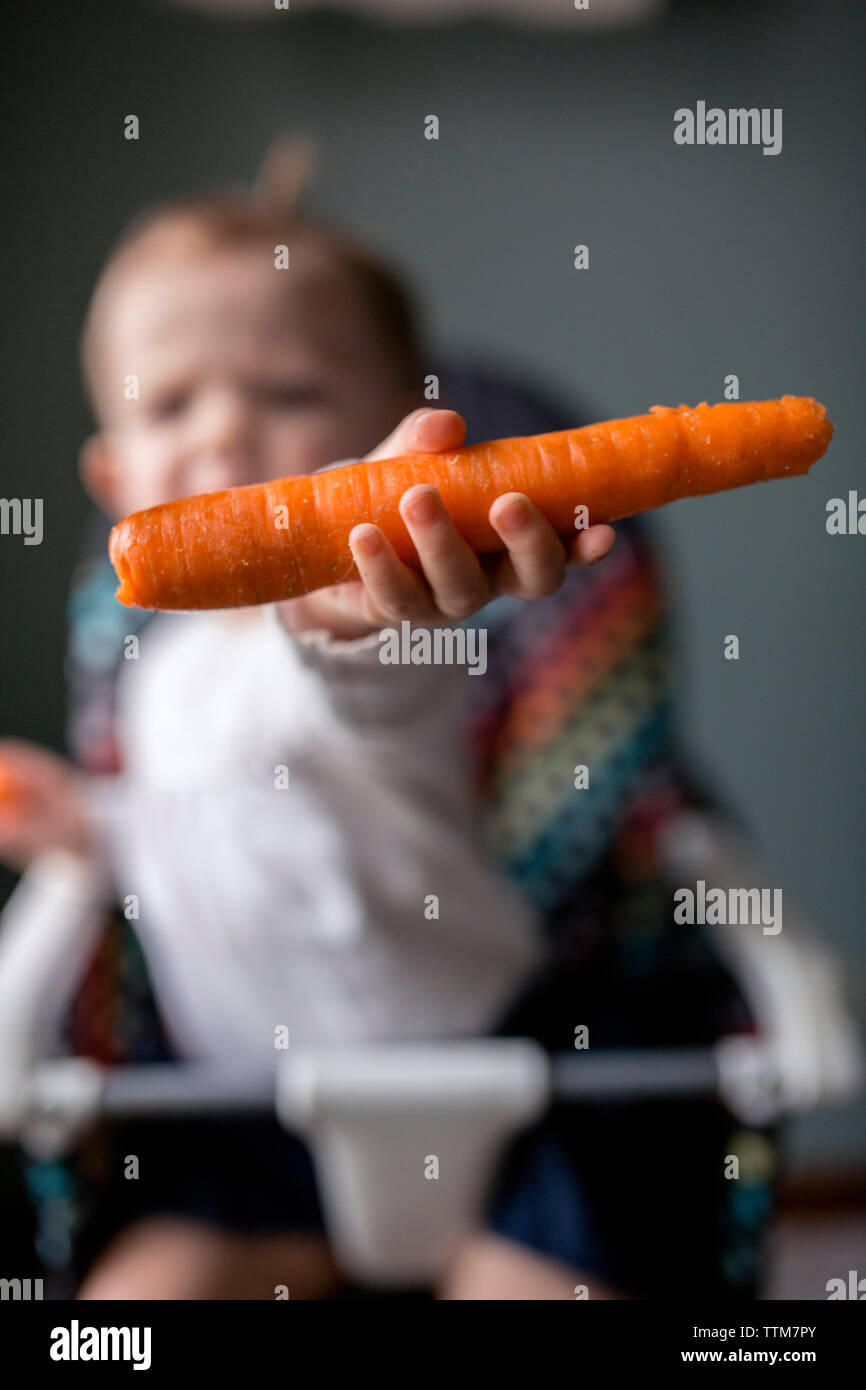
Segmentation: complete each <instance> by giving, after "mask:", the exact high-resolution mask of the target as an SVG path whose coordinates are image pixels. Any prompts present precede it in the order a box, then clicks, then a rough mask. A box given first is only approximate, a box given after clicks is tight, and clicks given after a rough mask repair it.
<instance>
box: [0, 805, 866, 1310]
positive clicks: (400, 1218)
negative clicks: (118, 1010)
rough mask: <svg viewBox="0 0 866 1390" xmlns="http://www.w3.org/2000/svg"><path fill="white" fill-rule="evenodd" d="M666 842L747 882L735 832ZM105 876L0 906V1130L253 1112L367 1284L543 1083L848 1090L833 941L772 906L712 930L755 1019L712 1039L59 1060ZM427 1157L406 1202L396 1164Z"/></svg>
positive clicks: (482, 1171) (493, 1153)
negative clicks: (271, 1124)
mask: <svg viewBox="0 0 866 1390" xmlns="http://www.w3.org/2000/svg"><path fill="white" fill-rule="evenodd" d="M664 853H665V858H666V862H667V867H668V869H669V872H670V877H671V880H672V882H676V883H682V884H688V883H689V881H692V882H694V881H695V879H696V878H698V877H700V878H703V879H704V880H705V881H706V882H707V883H708V884H712V885H713V886H717V887H721V888H727V887H737V886H743V885H754V884H755V883H757V882H760V877H759V875H758V874H757V873H756V870H755V868H754V866H753V865H751V864H750V862H749V860H748V857H747V855H746V854H745V852H744V851H743V848H742V845H741V844H740V843H739V842H738V841H737V840H736V839H735V838H734V837H733V835H732V834H731V832H730V831H729V830H728V829H727V828H725V827H724V826H722V825H721V824H719V823H718V822H715V821H713V820H711V819H709V818H707V817H703V816H698V815H694V814H691V813H690V814H689V815H687V816H684V817H683V818H682V819H681V820H680V821H679V822H678V823H677V825H676V826H675V827H674V829H673V831H672V832H671V834H670V836H669V838H668V839H667V840H666V842H665V846H664ZM104 900H105V889H104V884H103V883H102V881H101V879H100V876H99V874H98V873H97V872H96V870H95V869H94V868H93V867H92V866H91V865H90V864H88V863H85V862H83V861H82V860H80V859H77V858H75V857H73V856H71V855H68V854H63V853H52V854H50V855H45V856H44V857H43V858H41V859H40V860H39V861H38V862H36V863H35V864H34V865H33V866H32V867H31V868H30V869H29V870H28V872H27V873H26V874H25V875H24V876H23V877H22V879H21V881H20V883H19V884H18V885H17V887H16V889H15V891H14V893H13V894H12V896H11V898H10V899H9V902H8V904H7V906H6V908H5V910H4V912H3V914H2V917H0V1140H6V1141H17V1142H19V1143H20V1144H22V1145H23V1146H24V1148H25V1149H26V1150H27V1151H28V1152H29V1153H30V1154H32V1155H33V1156H34V1157H40V1158H50V1157H58V1156H60V1155H62V1154H63V1153H64V1152H66V1151H68V1150H69V1149H70V1148H71V1147H72V1146H74V1144H75V1143H76V1141H77V1139H78V1137H79V1136H80V1135H81V1133H82V1132H83V1130H84V1129H86V1128H87V1127H88V1126H89V1125H90V1124H92V1123H93V1122H94V1121H95V1120H96V1119H97V1118H98V1117H99V1116H100V1115H113V1116H120V1115H123V1116H127V1117H128V1116H133V1115H138V1116H153V1117H157V1116H159V1117H165V1116H169V1115H171V1114H184V1115H189V1114H194V1113H220V1112H222V1111H230V1112H232V1113H237V1112H239V1111H243V1110H248V1111H258V1112H264V1111H267V1110H268V1109H270V1108H275V1110H276V1114H277V1116H278V1118H279V1120H280V1121H281V1123H282V1124H283V1125H284V1126H285V1127H286V1128H287V1129H290V1130H292V1131H293V1132H295V1133H297V1134H299V1135H301V1136H302V1137H303V1138H304V1139H305V1142H306V1143H307V1144H308V1145H309V1147H310V1149H311V1151H312V1153H313V1156H314V1160H315V1165H316V1171H317V1176H318V1181H319V1186H320V1189H321V1193H322V1201H323V1206H324V1211H325V1218H326V1224H327V1228H328V1235H329V1239H330V1241H331V1243H332V1246H333V1248H334V1250H335V1253H336V1255H337V1257H338V1259H339V1261H340V1263H341V1265H342V1267H343V1268H344V1269H345V1271H346V1272H347V1274H348V1275H349V1276H350V1277H353V1278H355V1279H356V1280H357V1281H358V1282H359V1283H363V1284H366V1285H371V1286H376V1285H380V1286H383V1287H390V1288H396V1287H400V1286H406V1287H412V1286H421V1285H428V1284H431V1283H433V1282H434V1280H435V1279H436V1277H437V1276H438V1275H439V1274H440V1273H441V1271H442V1270H443V1268H444V1266H445V1264H446V1262H447V1260H448V1258H449V1256H450V1254H451V1252H452V1251H453V1250H454V1249H455V1247H456V1245H457V1243H458V1241H459V1240H460V1238H461V1236H462V1235H463V1234H465V1233H466V1232H467V1231H468V1230H469V1229H471V1227H472V1225H473V1223H474V1221H475V1219H476V1217H477V1215H478V1212H479V1209H480V1204H481V1202H482V1200H483V1194H484V1190H485V1186H486V1184H487V1182H488V1181H489V1178H490V1175H491V1172H492V1168H493V1165H494V1163H495V1160H496V1158H497V1155H498V1154H499V1153H500V1152H501V1150H502V1148H503V1146H504V1145H505V1143H506V1142H507V1140H508V1139H509V1138H511V1137H512V1136H513V1135H514V1134H516V1132H517V1131H518V1130H520V1129H521V1128H523V1127H526V1126H528V1125H530V1124H531V1123H532V1122H533V1121H534V1120H535V1119H536V1118H537V1117H539V1116H540V1115H541V1114H542V1113H543V1111H544V1110H545V1108H546V1107H547V1106H548V1104H549V1103H550V1101H551V1099H552V1098H553V1097H554V1096H555V1097H556V1098H557V1099H566V1100H572V1101H580V1100H593V1101H598V1100H600V1099H607V1100H616V1099H627V1098H630V1099H634V1098H637V1097H641V1098H648V1097H651V1096H656V1097H674V1096H675V1097H681V1096H685V1095H689V1094H694V1095H715V1096H718V1097H719V1098H720V1099H721V1100H722V1101H723V1102H724V1103H725V1104H726V1105H727V1106H728V1108H729V1109H730V1110H731V1111H732V1112H733V1113H734V1114H735V1115H737V1116H739V1117H740V1119H741V1120H742V1121H743V1122H744V1123H746V1124H763V1123H769V1122H771V1121H773V1120H775V1119H778V1118H780V1117H781V1116H783V1115H791V1114H798V1113H804V1112H806V1111H809V1110H811V1109H813V1108H815V1107H816V1106H820V1105H828V1104H833V1103H839V1102H843V1101H846V1100H848V1099H850V1098H852V1097H853V1096H855V1095H856V1094H857V1093H858V1091H859V1090H860V1089H861V1088H862V1085H863V1079H864V1059H863V1052H862V1046H861V1042H860V1038H859V1035H858V1028H857V1024H856V1022H855V1019H854V1015H853V1010H852V1007H851V1005H850V1004H849V1001H848V1000H847V998H846V991H845V987H844V985H845V982H844V972H843V970H842V967H841V963H840V962H839V961H838V960H837V958H836V957H835V955H834V953H833V952H832V951H830V950H829V949H828V948H826V947H825V946H823V945H821V944H819V943H818V942H817V941H816V940H815V938H814V935H813V934H812V933H811V932H810V931H809V930H808V929H807V928H806V927H805V926H804V925H803V924H802V923H801V922H792V920H791V915H790V913H786V918H785V922H784V926H783V930H782V931H781V932H780V933H779V934H778V935H774V936H767V935H764V934H763V933H762V931H761V929H760V928H759V927H748V926H747V927H732V926H724V927H717V928H711V929H710V930H711V931H712V932H713V934H714V936H715V938H716V943H717V945H718V947H719V950H720V952H721V954H722V957H723V959H724V960H725V961H726V963H727V964H728V967H729V969H730V970H731V972H732V974H733V975H734V977H735V978H736V980H737V981H738V983H739V985H740V987H741V989H742V990H743V993H744V995H745V997H746V999H747V1001H748V1003H749V1004H750V1006H751V1008H752V1010H753V1013H754V1016H755V1018H756V1020H757V1022H758V1027H759V1031H758V1033H757V1034H756V1035H754V1036H751V1035H749V1036H746V1035H738V1036H735V1037H729V1038H722V1039H720V1040H719V1041H718V1043H716V1044H715V1046H713V1047H710V1048H694V1049H677V1050H652V1051H629V1050H621V1049H617V1050H615V1051H610V1052H608V1053H599V1052H598V1051H596V1052H595V1053H593V1052H592V1050H589V1051H587V1052H575V1053H574V1054H562V1055H555V1056H552V1057H551V1056H550V1055H549V1054H547V1053H546V1052H545V1051H544V1050H543V1049H542V1048H541V1047H540V1046H539V1045H538V1044H537V1043H535V1042H533V1041H531V1040H529V1039H520V1038H495V1039H494V1038H485V1039H477V1040H468V1041H463V1040H461V1041H449V1042H442V1043H424V1044H411V1045H406V1044H393V1045H391V1044H389V1045H384V1046H383V1045H377V1046H362V1047H353V1048H348V1047H304V1048H297V1049H292V1050H290V1051H289V1052H287V1053H286V1054H285V1055H284V1057H283V1059H282V1060H281V1061H280V1062H279V1063H278V1064H277V1065H276V1066H275V1068H274V1070H273V1072H271V1073H267V1072H255V1071H250V1070H239V1069H238V1068H236V1067H234V1068H233V1067H230V1066H225V1067H223V1066H219V1067H215V1066H210V1065H202V1064H198V1063H181V1064H177V1065H165V1064H160V1065H158V1066H134V1067H116V1068H103V1067H101V1066H99V1065H97V1064H96V1063H94V1062H92V1061H90V1060H88V1059H85V1058H76V1057H60V1056H56V1055H53V1054H56V1051H57V1049H58V1039H57V1036H56V1030H57V1027H58V1023H59V1020H60V1018H61V1016H62V1013H63V1010H64V1008H65V1006H66V1004H67V1003H68V1001H69V1000H70V998H71V996H72V993H73V992H74V990H75V988H76V985H77V983H78V981H79V980H80V978H81V975H82V973H83V970H84V969H85V967H86V964H87V961H88V959H89V956H90V953H91V952H92V950H93V948H94V945H95V942H96V937H97V933H98V931H99V929H100V924H101V921H102V909H103V907H104ZM434 1159H435V1160H437V1162H438V1179H437V1180H436V1181H431V1182H429V1183H427V1184H425V1189H424V1192H425V1197H424V1200H423V1201H419V1200H418V1187H417V1183H415V1184H413V1187H412V1191H411V1192H410V1191H409V1190H408V1188H407V1186H406V1184H407V1174H408V1173H410V1172H413V1173H417V1172H419V1171H423V1168H422V1165H425V1164H428V1165H429V1164H432V1162H433V1160H434Z"/></svg>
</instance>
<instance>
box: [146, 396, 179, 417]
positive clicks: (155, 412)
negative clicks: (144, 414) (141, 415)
mask: <svg viewBox="0 0 866 1390" xmlns="http://www.w3.org/2000/svg"><path fill="white" fill-rule="evenodd" d="M188 403H189V394H188V392H186V391H165V392H163V394H162V395H157V396H154V397H152V398H151V400H150V401H148V411H149V414H150V415H151V416H152V417H153V418H154V419H155V420H171V419H172V418H173V417H174V416H176V415H180V414H182V412H183V411H184V410H185V409H186V407H187V405H188Z"/></svg>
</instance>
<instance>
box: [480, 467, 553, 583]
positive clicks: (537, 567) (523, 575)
mask: <svg viewBox="0 0 866 1390" xmlns="http://www.w3.org/2000/svg"><path fill="white" fill-rule="evenodd" d="M489 517H490V525H491V526H492V527H493V529H494V531H496V532H497V534H498V535H499V536H500V537H501V539H502V541H503V542H504V544H505V546H506V554H505V555H503V556H501V557H500V558H499V559H498V560H497V561H496V562H495V563H494V565H493V568H492V570H491V574H490V577H491V580H492V583H493V585H494V588H495V589H496V591H497V592H498V593H504V594H511V595H512V597H513V598H523V599H537V598H547V597H548V595H549V594H555V593H556V591H557V589H559V588H560V586H561V585H562V581H563V579H564V578H565V559H566V557H565V547H564V546H563V544H562V541H561V540H560V539H559V537H558V536H557V534H556V532H555V531H554V529H553V527H552V526H551V524H550V522H549V521H547V519H546V518H545V517H544V516H542V514H541V512H540V511H539V510H538V508H537V507H536V506H535V505H534V503H532V502H530V500H529V498H528V497H524V495H523V493H522V492H507V493H505V494H504V495H503V496H502V497H497V499H496V501H495V502H494V503H493V506H492V507H491V508H490V512H489Z"/></svg>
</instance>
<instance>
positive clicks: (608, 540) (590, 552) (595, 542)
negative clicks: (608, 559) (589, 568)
mask: <svg viewBox="0 0 866 1390" xmlns="http://www.w3.org/2000/svg"><path fill="white" fill-rule="evenodd" d="M615 540H616V531H615V530H614V529H613V527H612V526H608V525H607V524H606V523H605V524H600V525H598V526H587V527H586V528H585V529H584V530H582V531H578V533H577V535H576V536H575V538H574V540H573V541H572V542H571V547H570V549H569V552H568V563H569V565H571V566H576V567H577V568H578V569H582V568H583V567H584V566H585V565H597V564H598V562H599V560H603V559H604V557H605V555H607V553H608V551H609V550H610V548H611V546H612V545H613V543H614V541H615Z"/></svg>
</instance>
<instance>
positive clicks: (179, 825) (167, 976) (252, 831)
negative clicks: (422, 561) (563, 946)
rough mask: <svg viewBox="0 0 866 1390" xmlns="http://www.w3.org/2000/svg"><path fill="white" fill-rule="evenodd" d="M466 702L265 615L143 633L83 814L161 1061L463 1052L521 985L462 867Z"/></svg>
mask: <svg viewBox="0 0 866 1390" xmlns="http://www.w3.org/2000/svg"><path fill="white" fill-rule="evenodd" d="M474 678H475V679H483V677H474ZM466 679H470V677H469V676H468V674H467V672H466V669H465V668H463V667H458V666H424V667H418V666H394V665H383V664H382V663H381V662H380V661H379V640H378V634H372V635H371V636H370V637H367V638H362V639H359V640H357V641H353V642H338V641H334V640H332V639H330V638H329V637H328V636H327V634H325V633H324V632H316V633H307V634H304V635H302V636H300V637H292V636H289V634H288V633H286V632H285V630H284V629H283V627H282V626H281V624H280V623H279V621H278V619H277V615H276V609H275V608H273V607H267V608H262V609H247V610H241V611H239V612H235V613H229V614H226V613H200V614H188V613H183V614H161V615H159V616H158V617H157V618H156V619H155V620H154V621H153V622H152V623H151V624H150V625H149V627H148V628H147V629H145V631H144V633H143V634H142V635H141V639H140V654H139V657H138V659H136V660H130V661H127V662H125V663H124V666H123V670H122V672H121V676H120V680H119V686H118V735H119V742H120V747H121V753H122V758H123V766H124V772H123V774H122V775H121V776H120V777H117V778H99V779H95V781H94V782H93V784H92V788H91V799H92V804H93V808H94V811H95V814H96V816H97V823H98V826H99V827H100V829H101V832H102V840H103V843H104V847H105V857H106V862H107V864H108V866H109V868H110V872H111V876H112V879H113V881H114V887H115V890H116V892H117V893H118V895H119V897H120V900H121V901H122V902H123V901H126V900H127V899H130V900H131V898H132V896H134V898H135V899H137V911H138V920H137V922H136V926H137V929H138V932H139V935H140V938H141V941H142V946H143V949H144V952H145V955H146V957H147V961H148V965H149V968H150V971H151V975H152V979H153V983H154V989H155V991H156V995H157V998H158V1001H159V1004H160V1007H161V1010H162V1014H163V1017H164V1019H165V1022H166V1026H167V1028H168V1029H169V1032H170V1033H171V1035H172V1039H173V1042H174V1043H175V1046H176V1047H177V1048H178V1050H179V1051H180V1054H181V1055H182V1056H185V1057H189V1058H198V1059H209V1060H228V1059H232V1060H243V1061H255V1062H259V1063H261V1062H267V1061H268V1060H270V1061H271V1062H272V1061H273V1057H274V1039H275V1029H278V1028H287V1029H288V1031H289V1043H290V1045H292V1046H293V1045H295V1044H299V1043H300V1044H303V1043H305V1042H349V1041H357V1042H362V1041H364V1040H386V1039H412V1038H419V1039H420V1038H428V1037H429V1038H438V1037H443V1038H444V1037H448V1036H458V1035H471V1034H475V1033H478V1032H480V1031H483V1030H484V1029H485V1028H486V1027H488V1026H489V1025H490V1024H491V1023H492V1022H493V1020H494V1018H495V1015H496V1014H497V1012H498V1011H499V1010H500V1009H501V1008H503V1007H504V1006H505V1004H506V1003H507V1002H508V1001H509V999H510V998H511V997H512V996H513V995H514V994H515V992H516V991H517V989H518V988H519V986H520V984H521V983H522V982H523V981H524V980H526V979H527V978H528V977H529V975H530V974H531V973H532V971H533V969H534V968H535V967H536V966H537V965H538V964H539V963H540V961H541V959H542V958H543V954H544V952H543V942H542V937H541V934H540V930H539V926H538V923H537V920H536V918H535V914H534V912H533V911H532V910H531V909H530V907H529V905H528V904H527V903H526V902H525V901H524V900H523V898H522V897H521V896H520V895H519V894H518V893H517V890H516V889H515V888H513V887H512V886H511V885H510V884H508V883H507V882H506V881H505V879H504V877H503V876H502V875H501V874H500V873H499V871H498V870H496V869H495V868H494V867H493V865H492V864H491V863H490V862H489V859H488V858H487V856H485V854H484V852H483V850H482V848H481V845H480V840H479V833H478V827H477V815H476V813H475V810H474V806H473V798H472V794H471V790H470V782H469V768H468V767H467V766H466V759H465V754H464V753H463V748H462V744H461V741H460V739H459V738H458V726H457V722H456V721H457V714H458V709H459V701H460V698H461V694H462V691H463V682H464V681H465V680H466ZM281 769H287V774H288V782H289V785H288V788H285V787H283V788H281V787H280V786H279V785H278V783H279V781H280V780H282V781H285V779H286V773H285V772H282V773H281V771H280V770H281ZM434 899H435V900H438V917H437V916H436V915H435V911H436V907H435V903H434Z"/></svg>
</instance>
